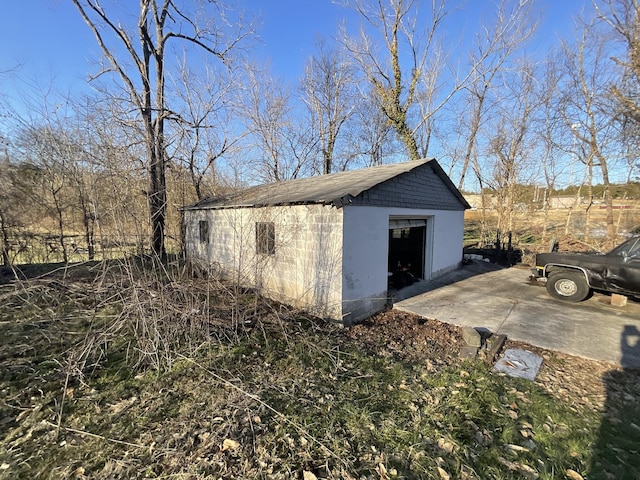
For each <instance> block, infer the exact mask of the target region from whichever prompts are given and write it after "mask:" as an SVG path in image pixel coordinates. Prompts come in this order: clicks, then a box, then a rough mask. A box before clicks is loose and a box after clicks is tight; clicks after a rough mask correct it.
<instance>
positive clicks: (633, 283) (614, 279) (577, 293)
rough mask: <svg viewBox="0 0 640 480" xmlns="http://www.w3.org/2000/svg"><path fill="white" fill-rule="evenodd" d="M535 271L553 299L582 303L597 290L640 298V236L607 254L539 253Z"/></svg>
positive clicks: (630, 239) (533, 269)
mask: <svg viewBox="0 0 640 480" xmlns="http://www.w3.org/2000/svg"><path fill="white" fill-rule="evenodd" d="M531 271H532V272H533V276H534V277H535V278H536V279H540V278H546V279H547V284H546V287H547V292H549V295H551V296H552V297H554V298H558V299H560V300H565V301H568V302H580V301H582V300H584V299H585V298H587V297H588V296H589V295H590V294H591V292H592V291H593V290H598V291H604V292H610V293H618V294H621V295H626V296H628V297H637V298H640V235H634V236H632V237H630V238H629V239H628V240H626V241H625V242H623V243H621V244H620V245H618V246H617V247H615V248H614V249H613V250H611V251H610V252H608V253H604V254H603V253H563V252H549V253H539V254H537V255H536V260H535V267H534V268H532V269H531Z"/></svg>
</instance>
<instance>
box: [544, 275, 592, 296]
mask: <svg viewBox="0 0 640 480" xmlns="http://www.w3.org/2000/svg"><path fill="white" fill-rule="evenodd" d="M547 292H549V295H551V296H552V297H554V298H557V299H559V300H564V301H565V302H574V303H575V302H581V301H582V300H584V299H585V298H587V297H588V296H589V293H591V289H590V288H589V285H588V284H587V281H586V280H585V278H584V275H583V274H582V273H581V272H576V271H573V270H557V271H555V272H552V273H551V274H550V275H549V278H548V279H547Z"/></svg>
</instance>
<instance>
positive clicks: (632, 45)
mask: <svg viewBox="0 0 640 480" xmlns="http://www.w3.org/2000/svg"><path fill="white" fill-rule="evenodd" d="M595 7H596V9H597V12H598V16H599V18H600V19H601V20H603V21H604V22H605V23H606V25H607V26H608V27H609V28H610V30H611V32H612V33H613V40H614V46H613V48H612V50H614V51H616V50H617V48H616V45H617V44H621V45H622V48H623V51H622V52H620V54H618V53H617V52H616V55H615V56H613V61H614V62H615V64H616V65H617V66H618V68H619V70H620V75H619V78H618V79H617V80H616V81H615V82H614V83H613V85H612V86H611V93H612V94H613V97H614V98H615V100H616V103H617V107H618V108H617V112H616V113H617V118H618V121H619V122H620V125H621V132H622V138H621V142H622V144H623V145H624V146H625V152H624V156H625V159H626V162H627V165H628V167H627V168H628V174H627V182H629V181H631V179H632V177H633V173H634V171H640V100H639V98H640V2H639V1H638V0H600V1H597V2H595Z"/></svg>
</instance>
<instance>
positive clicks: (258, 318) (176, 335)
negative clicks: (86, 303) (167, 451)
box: [67, 259, 299, 378]
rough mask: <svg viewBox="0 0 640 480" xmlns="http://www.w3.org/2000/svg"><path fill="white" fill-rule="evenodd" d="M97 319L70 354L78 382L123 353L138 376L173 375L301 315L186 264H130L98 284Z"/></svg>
mask: <svg viewBox="0 0 640 480" xmlns="http://www.w3.org/2000/svg"><path fill="white" fill-rule="evenodd" d="M93 289H94V294H95V295H96V296H97V297H98V301H97V304H96V308H95V315H94V317H93V320H92V324H91V325H90V327H89V329H88V332H87V334H86V336H85V338H84V339H83V340H82V342H80V343H79V344H78V345H76V347H74V348H73V349H72V350H70V351H69V354H68V356H67V359H68V360H67V365H68V368H69V369H71V370H72V371H73V375H74V376H78V377H80V378H81V377H82V376H83V375H84V373H83V372H88V371H91V370H92V369H94V368H97V367H98V366H99V365H100V364H101V362H103V361H104V360H105V359H106V358H107V356H108V354H109V351H114V350H119V351H120V352H121V354H123V355H124V359H125V362H126V364H127V365H129V366H130V367H131V368H133V369H134V370H139V369H147V368H151V369H154V370H156V371H159V372H163V371H168V370H169V369H171V368H172V366H173V365H174V364H175V362H176V360H178V359H179V358H184V357H192V356H194V355H196V353H197V352H198V351H199V350H201V349H203V348H205V347H207V346H208V345H210V344H211V343H212V342H222V343H226V344H234V343H238V342H239V341H240V340H241V339H242V336H243V335H246V334H247V332H249V331H251V330H253V329H254V328H259V329H261V331H262V334H263V336H264V337H265V338H266V337H268V335H269V334H268V333H267V330H268V329H269V328H271V327H267V328H265V326H264V322H270V323H272V326H273V325H279V326H281V333H282V334H283V337H284V338H285V339H286V338H287V333H286V331H287V329H286V328H284V327H282V325H284V324H286V323H287V322H288V321H290V320H291V319H292V318H294V317H295V318H299V312H297V311H294V310H293V309H291V308H289V307H285V306H283V305H280V304H276V303H275V302H271V301H268V300H267V299H264V298H262V297H261V296H260V295H259V294H258V293H257V292H255V291H253V290H250V289H245V288H242V287H239V286H238V285H230V284H228V283H225V282H224V281H223V280H222V279H221V278H220V277H218V276H216V275H214V274H212V273H211V272H208V274H206V275H201V274H200V275H194V274H193V271H192V270H191V269H190V268H187V267H186V266H185V265H184V264H181V263H179V262H177V263H174V264H171V265H169V266H166V265H163V264H161V263H159V262H152V263H149V262H146V261H145V262H140V261H139V260H137V259H128V260H126V261H120V262H118V263H117V264H112V265H110V266H109V267H108V268H105V269H104V271H102V272H101V273H100V275H99V276H98V277H97V278H96V280H95V282H94V287H93Z"/></svg>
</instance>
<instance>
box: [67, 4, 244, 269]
mask: <svg viewBox="0 0 640 480" xmlns="http://www.w3.org/2000/svg"><path fill="white" fill-rule="evenodd" d="M73 3H74V4H75V6H76V7H77V9H78V11H79V12H80V15H81V16H82V18H83V19H84V21H85V23H87V25H88V26H89V28H90V29H91V30H92V32H93V33H94V35H95V37H96V40H97V42H98V45H99V46H100V48H101V50H102V53H103V54H104V56H105V57H106V59H107V63H108V66H107V67H106V68H105V70H104V71H102V72H100V73H99V75H102V74H104V73H106V72H107V71H111V72H115V73H116V74H117V76H118V77H119V79H120V81H121V82H122V83H123V85H124V87H125V89H126V91H127V93H128V95H129V99H130V101H131V102H132V103H133V105H134V107H135V110H136V111H137V114H138V121H139V122H140V124H141V126H142V128H141V130H142V131H143V135H144V143H145V146H146V166H147V173H148V182H149V186H148V191H147V197H148V204H149V216H150V221H151V231H152V236H151V237H152V238H151V247H152V251H153V252H154V254H155V255H158V256H161V257H164V256H165V255H166V250H165V242H164V241H165V238H164V236H165V218H166V211H167V187H166V166H167V160H168V159H167V145H166V139H165V122H166V120H167V118H168V116H169V114H170V110H169V108H168V105H167V104H168V101H167V97H166V95H165V84H166V68H167V63H168V62H167V58H166V57H167V46H168V44H169V42H170V41H173V40H179V41H182V42H187V44H188V45H190V46H194V47H196V48H198V49H200V50H202V51H204V52H207V53H208V54H211V55H214V56H215V57H217V58H218V59H219V60H220V61H222V62H226V61H227V60H228V58H229V56H230V54H231V51H232V50H233V49H234V48H235V47H236V46H238V44H239V42H240V41H241V40H242V39H243V38H245V37H246V36H247V35H248V34H249V33H250V29H248V28H244V27H243V26H242V25H239V26H237V29H236V30H235V31H234V32H230V34H229V35H222V34H221V28H222V27H221V26H220V25H215V24H211V23H207V22H208V21H210V20H211V19H212V18H213V17H212V16H209V14H206V12H204V11H203V12H188V11H187V10H185V9H184V8H183V7H181V6H179V5H178V2H176V1H172V0H139V7H140V11H139V14H138V20H137V24H136V26H135V27H133V28H131V29H127V27H126V26H125V24H124V21H125V18H124V17H123V18H120V19H118V18H116V17H117V15H116V13H108V12H107V10H106V9H105V8H104V7H103V6H102V5H101V2H100V1H99V0H73ZM211 4H212V5H213V6H214V7H215V8H216V15H217V17H218V18H220V19H222V21H223V22H227V19H226V18H225V17H226V12H225V10H224V6H223V5H222V4H221V3H220V2H211ZM121 22H122V23H121ZM109 40H111V42H110V41H109ZM115 45H118V47H116V46H115ZM127 60H128V61H127ZM129 62H132V63H133V66H132V67H131V68H129V65H130V63H129Z"/></svg>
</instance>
